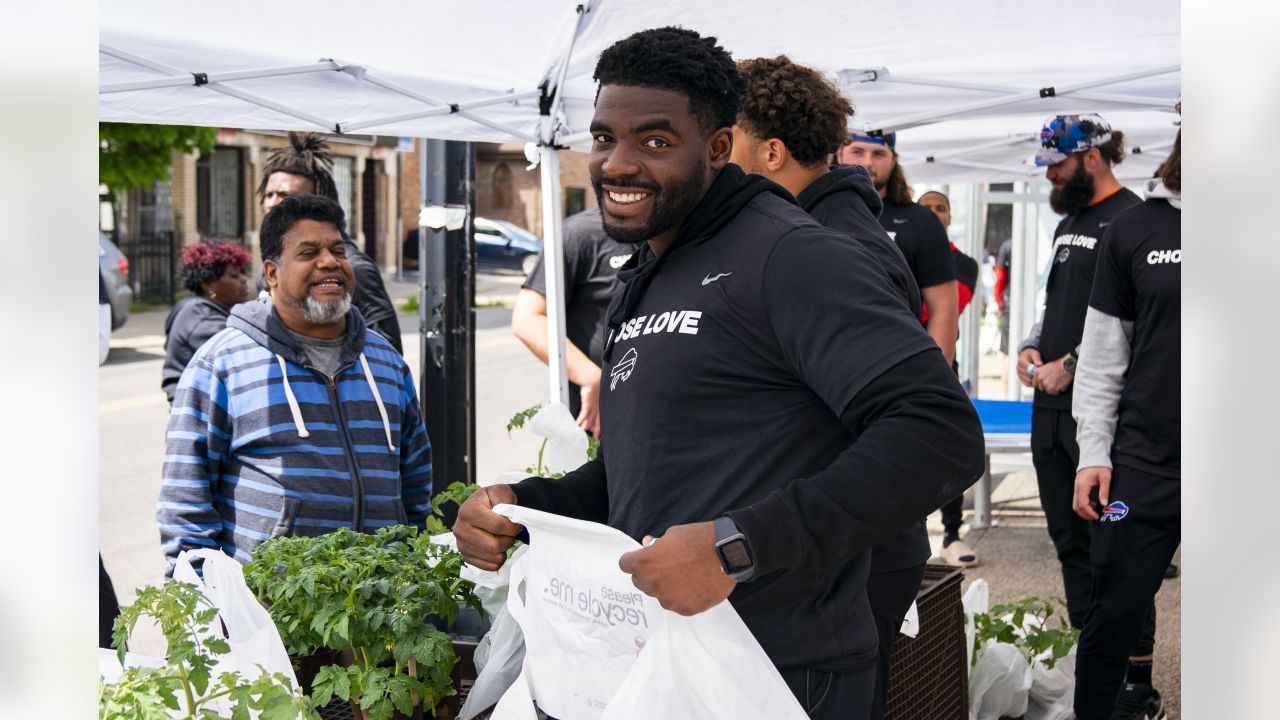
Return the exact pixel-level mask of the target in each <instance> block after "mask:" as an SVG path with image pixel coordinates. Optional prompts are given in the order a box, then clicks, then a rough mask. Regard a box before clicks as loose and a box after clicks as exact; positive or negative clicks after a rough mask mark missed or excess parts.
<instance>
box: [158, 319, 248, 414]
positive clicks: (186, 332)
mask: <svg viewBox="0 0 1280 720" xmlns="http://www.w3.org/2000/svg"><path fill="white" fill-rule="evenodd" d="M230 315H231V313H230V312H229V311H228V310H227V309H226V308H224V307H222V306H221V305H219V304H218V303H216V302H214V301H212V300H208V299H205V298H202V297H189V298H183V299H182V300H179V301H178V304H177V305H174V306H173V310H171V311H169V317H167V318H165V321H164V367H163V368H162V369H161V370H160V389H161V390H164V394H165V397H167V398H168V399H169V402H170V403H172V402H173V393H174V391H176V390H177V389H178V378H180V377H182V371H183V370H185V369H186V367H187V363H189V362H191V356H192V355H195V354H196V350H199V349H200V346H201V345H203V344H204V343H205V341H206V340H208V339H209V338H211V337H213V336H214V335H217V334H218V333H219V332H221V331H222V329H223V328H225V327H226V326H227V318H228V317H230Z"/></svg>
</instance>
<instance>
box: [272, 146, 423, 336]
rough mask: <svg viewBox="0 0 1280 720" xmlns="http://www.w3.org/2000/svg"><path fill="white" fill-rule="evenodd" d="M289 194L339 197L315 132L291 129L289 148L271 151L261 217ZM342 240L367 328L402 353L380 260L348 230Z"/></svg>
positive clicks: (330, 161)
mask: <svg viewBox="0 0 1280 720" xmlns="http://www.w3.org/2000/svg"><path fill="white" fill-rule="evenodd" d="M290 195H319V196H320V197H326V198H329V199H330V200H333V201H334V202H337V200H338V186H337V185H336V184H334V182H333V155H332V154H331V153H330V152H329V144H328V143H327V142H325V140H324V138H322V137H320V136H319V135H317V134H315V133H297V132H291V133H289V145H288V147H284V148H279V149H277V150H275V151H273V152H272V153H271V156H270V157H268V158H267V164H266V166H265V167H263V168H262V182H261V183H259V185H258V196H259V197H261V198H262V214H263V215H266V214H267V213H268V212H271V209H272V208H274V207H275V206H277V205H279V204H280V202H281V201H283V200H284V199H285V198H287V197H289V196H290ZM342 239H343V241H344V242H345V243H346V245H347V259H348V260H349V261H350V262H351V269H352V270H354V271H355V275H356V288H355V296H354V297H353V298H352V304H353V305H355V306H356V309H357V310H359V311H360V314H361V315H362V316H363V317H364V322H365V324H366V325H367V326H368V327H369V329H370V330H373V331H374V332H376V333H378V334H379V335H381V336H383V337H384V338H386V339H387V341H388V342H390V343H391V345H392V346H393V347H395V349H396V352H398V353H400V354H401V355H403V354H404V346H403V345H402V343H401V340H400V321H399V320H398V319H397V318H396V307H395V305H394V304H392V302H391V297H390V296H389V295H388V294H387V286H386V285H385V284H384V283H383V282H382V273H381V272H379V271H378V265H377V263H375V262H374V261H373V258H370V257H369V256H368V255H366V254H364V253H363V252H361V251H360V249H359V248H357V247H356V244H355V243H353V242H351V236H350V235H348V234H346V233H345V232H344V233H343V234H342Z"/></svg>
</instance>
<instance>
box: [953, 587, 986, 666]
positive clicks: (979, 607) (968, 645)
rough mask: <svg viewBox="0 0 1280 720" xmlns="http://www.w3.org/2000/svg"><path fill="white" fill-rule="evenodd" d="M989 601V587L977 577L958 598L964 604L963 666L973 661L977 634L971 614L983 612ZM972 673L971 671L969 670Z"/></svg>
mask: <svg viewBox="0 0 1280 720" xmlns="http://www.w3.org/2000/svg"><path fill="white" fill-rule="evenodd" d="M990 603H991V589H990V588H989V587H988V586H987V581H986V580H983V579H982V578H978V579H977V580H974V581H973V584H971V585H970V586H969V589H968V590H966V591H965V593H964V597H963V598H962V599H961V600H960V604H961V605H963V606H964V646H965V650H966V652H965V656H964V658H965V660H966V663H965V667H969V663H971V662H972V661H973V644H974V640H975V638H976V637H977V635H978V630H977V626H976V623H975V622H974V619H973V616H974V615H977V614H979V613H985V612H986V611H987V608H988V606H989V605H990ZM970 674H972V672H970Z"/></svg>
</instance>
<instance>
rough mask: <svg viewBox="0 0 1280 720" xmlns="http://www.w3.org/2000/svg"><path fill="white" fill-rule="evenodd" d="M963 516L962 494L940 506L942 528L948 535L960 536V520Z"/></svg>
mask: <svg viewBox="0 0 1280 720" xmlns="http://www.w3.org/2000/svg"><path fill="white" fill-rule="evenodd" d="M963 517H964V495H961V496H960V497H958V498H956V499H955V500H951V501H949V502H948V503H947V504H946V505H943V506H942V528H943V529H944V530H946V531H947V534H948V535H954V536H956V537H960V521H961V519H962V518H963Z"/></svg>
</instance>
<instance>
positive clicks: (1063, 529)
mask: <svg viewBox="0 0 1280 720" xmlns="http://www.w3.org/2000/svg"><path fill="white" fill-rule="evenodd" d="M1040 140H1041V148H1040V150H1039V151H1037V153H1036V155H1035V162H1036V163H1037V164H1038V165H1041V166H1044V167H1046V170H1045V177H1046V178H1047V179H1048V180H1049V182H1050V183H1052V184H1053V190H1052V191H1051V192H1050V194H1049V204H1050V206H1051V207H1052V208H1053V209H1054V210H1055V211H1056V212H1060V213H1065V214H1066V217H1064V218H1063V219H1062V222H1060V223H1059V224H1058V228H1057V230H1056V231H1055V232H1054V240H1053V253H1054V255H1053V262H1052V265H1051V266H1050V269H1049V277H1048V280H1047V281H1046V285H1045V305H1044V314H1043V316H1042V317H1041V320H1040V322H1038V323H1036V324H1035V325H1034V326H1033V327H1032V328H1031V334H1030V336H1029V337H1028V338H1027V339H1026V340H1025V341H1024V342H1023V343H1022V345H1021V346H1020V348H1019V354H1018V377H1019V379H1021V381H1022V383H1023V385H1026V386H1027V387H1034V388H1035V391H1036V392H1035V399H1034V402H1033V405H1032V412H1031V459H1032V462H1033V464H1034V465H1035V469H1036V484H1037V485H1038V486H1039V489H1040V506H1041V507H1042V508H1044V515H1045V521H1046V523H1047V524H1048V526H1049V537H1050V538H1052V540H1053V545H1054V548H1055V549H1056V551H1057V554H1058V561H1059V562H1060V563H1061V564H1062V585H1063V589H1064V590H1065V592H1066V595H1067V613H1068V615H1069V617H1070V620H1071V625H1072V626H1073V627H1076V628H1083V627H1084V625H1085V616H1086V614H1087V613H1088V610H1089V605H1090V603H1091V602H1092V599H1093V592H1094V587H1095V584H1094V577H1093V562H1092V560H1091V559H1090V556H1089V549H1090V544H1091V543H1090V540H1091V529H1090V527H1089V523H1088V521H1086V520H1085V519H1084V518H1082V517H1080V516H1079V515H1077V514H1076V513H1075V512H1074V511H1073V510H1072V502H1073V496H1074V491H1075V475H1076V466H1077V464H1078V462H1079V460H1080V448H1079V445H1077V443H1076V422H1075V420H1074V419H1073V418H1072V416H1071V400H1072V383H1073V381H1074V379H1075V371H1076V365H1077V363H1078V361H1079V360H1080V357H1081V355H1080V340H1081V336H1082V334H1083V332H1084V318H1085V311H1086V310H1087V308H1088V305H1089V293H1090V291H1091V289H1092V288H1093V278H1094V269H1095V267H1096V264H1097V258H1098V242H1099V240H1100V239H1101V238H1102V235H1103V233H1104V232H1105V231H1106V229H1107V227H1108V226H1110V225H1111V223H1112V222H1113V221H1114V220H1115V219H1116V217H1117V216H1118V215H1119V214H1120V213H1122V212H1124V211H1125V210H1128V209H1129V208H1131V207H1133V206H1135V205H1137V204H1138V203H1139V202H1141V200H1140V199H1139V198H1138V196H1137V195H1136V194H1134V193H1133V192H1132V191H1130V190H1127V189H1125V188H1124V187H1123V186H1122V185H1120V183H1119V182H1118V181H1117V180H1116V176H1115V173H1114V171H1113V170H1112V168H1113V167H1114V166H1115V165H1116V164H1118V163H1120V162H1121V161H1122V160H1124V156H1125V151H1124V134H1123V133H1122V132H1120V131H1119V130H1112V129H1111V125H1110V124H1108V123H1107V121H1106V120H1104V119H1102V117H1101V116H1099V115H1095V114H1088V115H1058V116H1056V117H1052V118H1050V119H1049V120H1048V121H1047V122H1046V123H1045V126H1044V128H1043V129H1042V130H1041V132H1040ZM1150 608H1151V613H1150V617H1148V618H1146V626H1145V629H1144V630H1143V632H1142V637H1141V639H1140V640H1139V641H1138V643H1137V645H1136V646H1135V647H1134V648H1133V649H1132V652H1133V655H1134V656H1135V657H1137V658H1141V657H1147V656H1149V655H1150V654H1151V651H1152V648H1153V647H1154V644H1155V624H1154V623H1155V617H1154V614H1155V605H1154V604H1151V605H1150ZM1120 679H1121V678H1119V677H1117V678H1115V680H1116V682H1119V681H1120Z"/></svg>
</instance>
